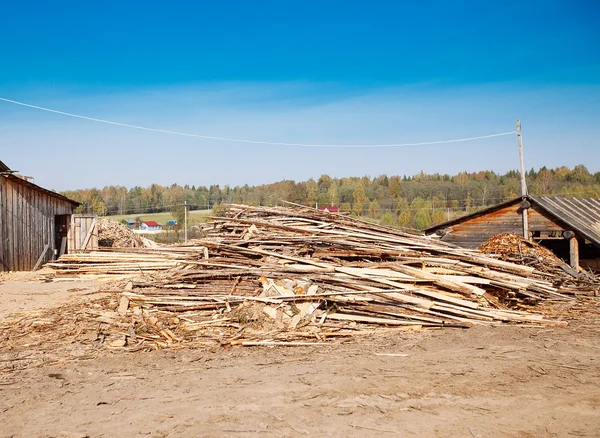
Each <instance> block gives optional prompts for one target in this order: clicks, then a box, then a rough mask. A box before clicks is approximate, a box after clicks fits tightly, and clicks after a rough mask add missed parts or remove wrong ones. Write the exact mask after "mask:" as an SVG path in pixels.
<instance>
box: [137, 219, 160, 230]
mask: <svg viewBox="0 0 600 438" xmlns="http://www.w3.org/2000/svg"><path fill="white" fill-rule="evenodd" d="M140 230H142V231H160V230H162V225H161V224H159V223H158V222H156V221H144V222H142V224H141V225H140Z"/></svg>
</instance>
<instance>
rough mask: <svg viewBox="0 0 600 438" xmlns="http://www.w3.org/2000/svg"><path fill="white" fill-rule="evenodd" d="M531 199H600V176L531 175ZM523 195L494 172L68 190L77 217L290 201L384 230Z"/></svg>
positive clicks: (581, 169) (513, 178) (580, 168)
mask: <svg viewBox="0 0 600 438" xmlns="http://www.w3.org/2000/svg"><path fill="white" fill-rule="evenodd" d="M526 179H527V187H528V189H529V193H530V194H531V195H534V196H536V195H563V196H574V197H591V198H595V197H600V172H596V173H594V174H592V173H590V172H589V171H588V169H587V168H586V167H585V166H584V165H577V166H575V167H574V168H573V169H570V168H568V167H564V166H563V167H558V168H555V169H547V168H546V167H542V168H541V169H539V170H537V171H536V170H534V169H531V170H530V171H529V172H527V176H526ZM520 193H521V183H520V174H519V172H518V171H516V170H511V171H509V172H507V173H505V174H503V175H501V174H497V173H495V172H493V171H480V172H473V173H468V172H460V173H458V174H456V175H448V174H443V175H442V174H439V173H435V174H426V173H424V172H421V173H419V174H417V175H413V176H398V175H394V176H387V175H380V176H376V177H370V176H363V177H346V178H332V177H330V176H328V175H322V176H320V177H319V178H318V179H312V178H311V179H309V180H308V181H303V182H294V181H290V180H285V181H280V182H276V183H272V184H264V185H258V186H248V185H244V186H235V187H230V186H229V185H225V186H223V187H220V186H219V185H211V186H210V187H205V186H194V185H191V186H190V185H184V186H181V185H178V184H173V185H171V186H168V187H163V186H160V185H157V184H152V185H151V186H150V187H133V188H131V189H128V188H126V187H123V186H107V187H104V188H102V189H97V188H93V189H81V190H73V191H65V192H62V194H63V195H65V196H67V197H69V198H71V199H74V200H76V201H79V202H80V203H81V206H80V207H79V208H78V210H77V212H79V213H96V214H99V215H116V214H131V215H132V216H136V215H140V214H148V213H159V212H172V214H173V216H174V217H178V216H180V212H181V210H182V209H183V205H184V203H187V204H188V206H189V208H190V209H211V208H216V207H218V206H219V205H221V204H227V203H237V204H248V205H267V206H269V205H283V202H284V201H289V202H294V203H297V204H302V205H307V206H338V207H339V208H340V210H341V211H343V212H347V213H349V214H353V215H355V216H359V217H367V218H371V219H374V220H377V221H380V222H381V223H383V224H386V225H393V226H398V227H401V228H406V229H415V230H423V229H425V228H427V227H430V226H432V225H435V224H437V223H441V222H444V221H446V220H448V219H453V218H456V217H459V216H462V215H464V214H467V213H471V212H474V211H476V210H479V209H482V208H485V207H487V206H491V205H494V204H497V203H499V202H502V201H506V200H509V199H513V198H515V197H517V196H519V195H520Z"/></svg>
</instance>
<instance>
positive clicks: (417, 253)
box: [50, 205, 575, 346]
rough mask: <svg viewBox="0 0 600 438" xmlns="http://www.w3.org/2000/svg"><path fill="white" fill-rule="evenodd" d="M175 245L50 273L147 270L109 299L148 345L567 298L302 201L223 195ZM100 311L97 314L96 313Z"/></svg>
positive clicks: (322, 329) (462, 315)
mask: <svg viewBox="0 0 600 438" xmlns="http://www.w3.org/2000/svg"><path fill="white" fill-rule="evenodd" d="M203 235H204V236H205V237H204V238H203V239H201V240H196V241H193V242H190V243H189V244H187V245H183V246H170V247H161V248H156V249H149V248H144V249H131V250H129V251H127V252H95V253H90V254H85V255H84V254H76V255H73V256H69V257H65V258H61V259H60V260H59V262H57V263H53V264H51V265H50V266H52V267H53V268H54V269H55V270H57V272H59V273H64V272H68V273H77V274H79V275H81V274H86V273H90V272H91V273H94V272H98V273H103V274H106V273H117V274H122V273H128V272H129V273H135V272H136V269H137V271H138V272H140V273H143V274H144V275H142V276H139V277H137V278H135V279H132V280H131V281H129V282H127V285H126V286H125V287H121V288H117V289H116V290H115V292H118V293H120V299H119V304H118V306H116V305H115V308H112V309H108V310H107V311H108V312H112V313H111V315H113V316H112V317H113V319H114V320H115V321H116V320H118V321H119V322H118V324H121V325H123V324H130V327H131V328H130V330H129V331H128V332H124V333H122V336H123V339H122V341H118V342H117V344H119V345H120V344H123V345H126V344H127V343H128V342H131V340H135V342H140V339H141V340H142V341H143V342H149V343H151V344H153V345H155V346H165V345H173V344H182V345H183V344H190V345H192V344H193V345H197V344H198V343H201V344H202V343H209V344H210V343H212V344H214V343H215V342H218V343H219V344H220V345H236V344H241V345H273V343H275V344H276V343H279V342H294V343H300V344H301V343H303V342H308V341H307V339H309V340H311V342H322V341H324V340H326V339H329V338H332V337H340V336H350V335H355V334H357V333H362V332H364V331H365V329H366V328H368V327H395V328H400V329H404V330H417V329H422V328H442V327H469V326H472V325H474V324H490V323H503V322H515V323H526V324H536V325H537V324H557V325H564V324H565V323H564V322H561V321H551V320H548V319H545V318H544V317H543V316H542V315H540V314H537V313H532V312H531V310H532V309H534V308H533V307H532V306H533V305H536V304H537V303H539V302H540V301H547V300H561V301H568V300H572V299H573V298H572V297H571V296H570V295H565V293H568V294H573V293H574V292H575V291H574V290H573V289H572V288H571V287H569V286H563V287H557V286H556V285H555V284H554V283H553V281H551V280H550V279H548V278H547V277H543V276H540V275H539V274H540V273H539V272H538V271H537V270H536V269H535V268H533V267H530V266H523V265H519V264H514V263H510V262H506V261H503V260H498V259H495V258H492V257H489V256H487V255H484V254H481V253H480V252H478V251H471V250H465V249H461V248H458V247H456V246H453V245H450V244H447V243H444V242H440V241H437V240H432V239H429V238H426V237H424V236H417V235H412V234H407V233H404V232H401V231H398V230H396V229H392V228H388V227H384V226H380V225H375V224H371V223H367V222H363V221H360V220H356V219H352V218H349V217H346V216H341V215H337V214H331V213H324V212H320V211H317V210H314V209H309V208H306V207H251V206H243V205H230V206H229V207H228V209H227V211H226V213H225V216H224V217H218V218H213V219H212V220H211V222H209V223H207V224H205V225H204V229H203ZM104 316H106V315H104Z"/></svg>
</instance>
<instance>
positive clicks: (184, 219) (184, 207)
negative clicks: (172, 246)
mask: <svg viewBox="0 0 600 438" xmlns="http://www.w3.org/2000/svg"><path fill="white" fill-rule="evenodd" d="M183 213H184V214H183V224H184V225H183V240H184V242H187V201H185V202H184V204H183Z"/></svg>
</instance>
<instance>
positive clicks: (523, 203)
mask: <svg viewBox="0 0 600 438" xmlns="http://www.w3.org/2000/svg"><path fill="white" fill-rule="evenodd" d="M517 143H518V145H519V162H520V164H521V213H522V215H523V238H524V239H527V240H529V222H528V218H527V209H528V208H529V207H530V205H529V202H528V201H527V181H526V180H525V164H524V162H523V141H522V139H521V121H520V120H517Z"/></svg>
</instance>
